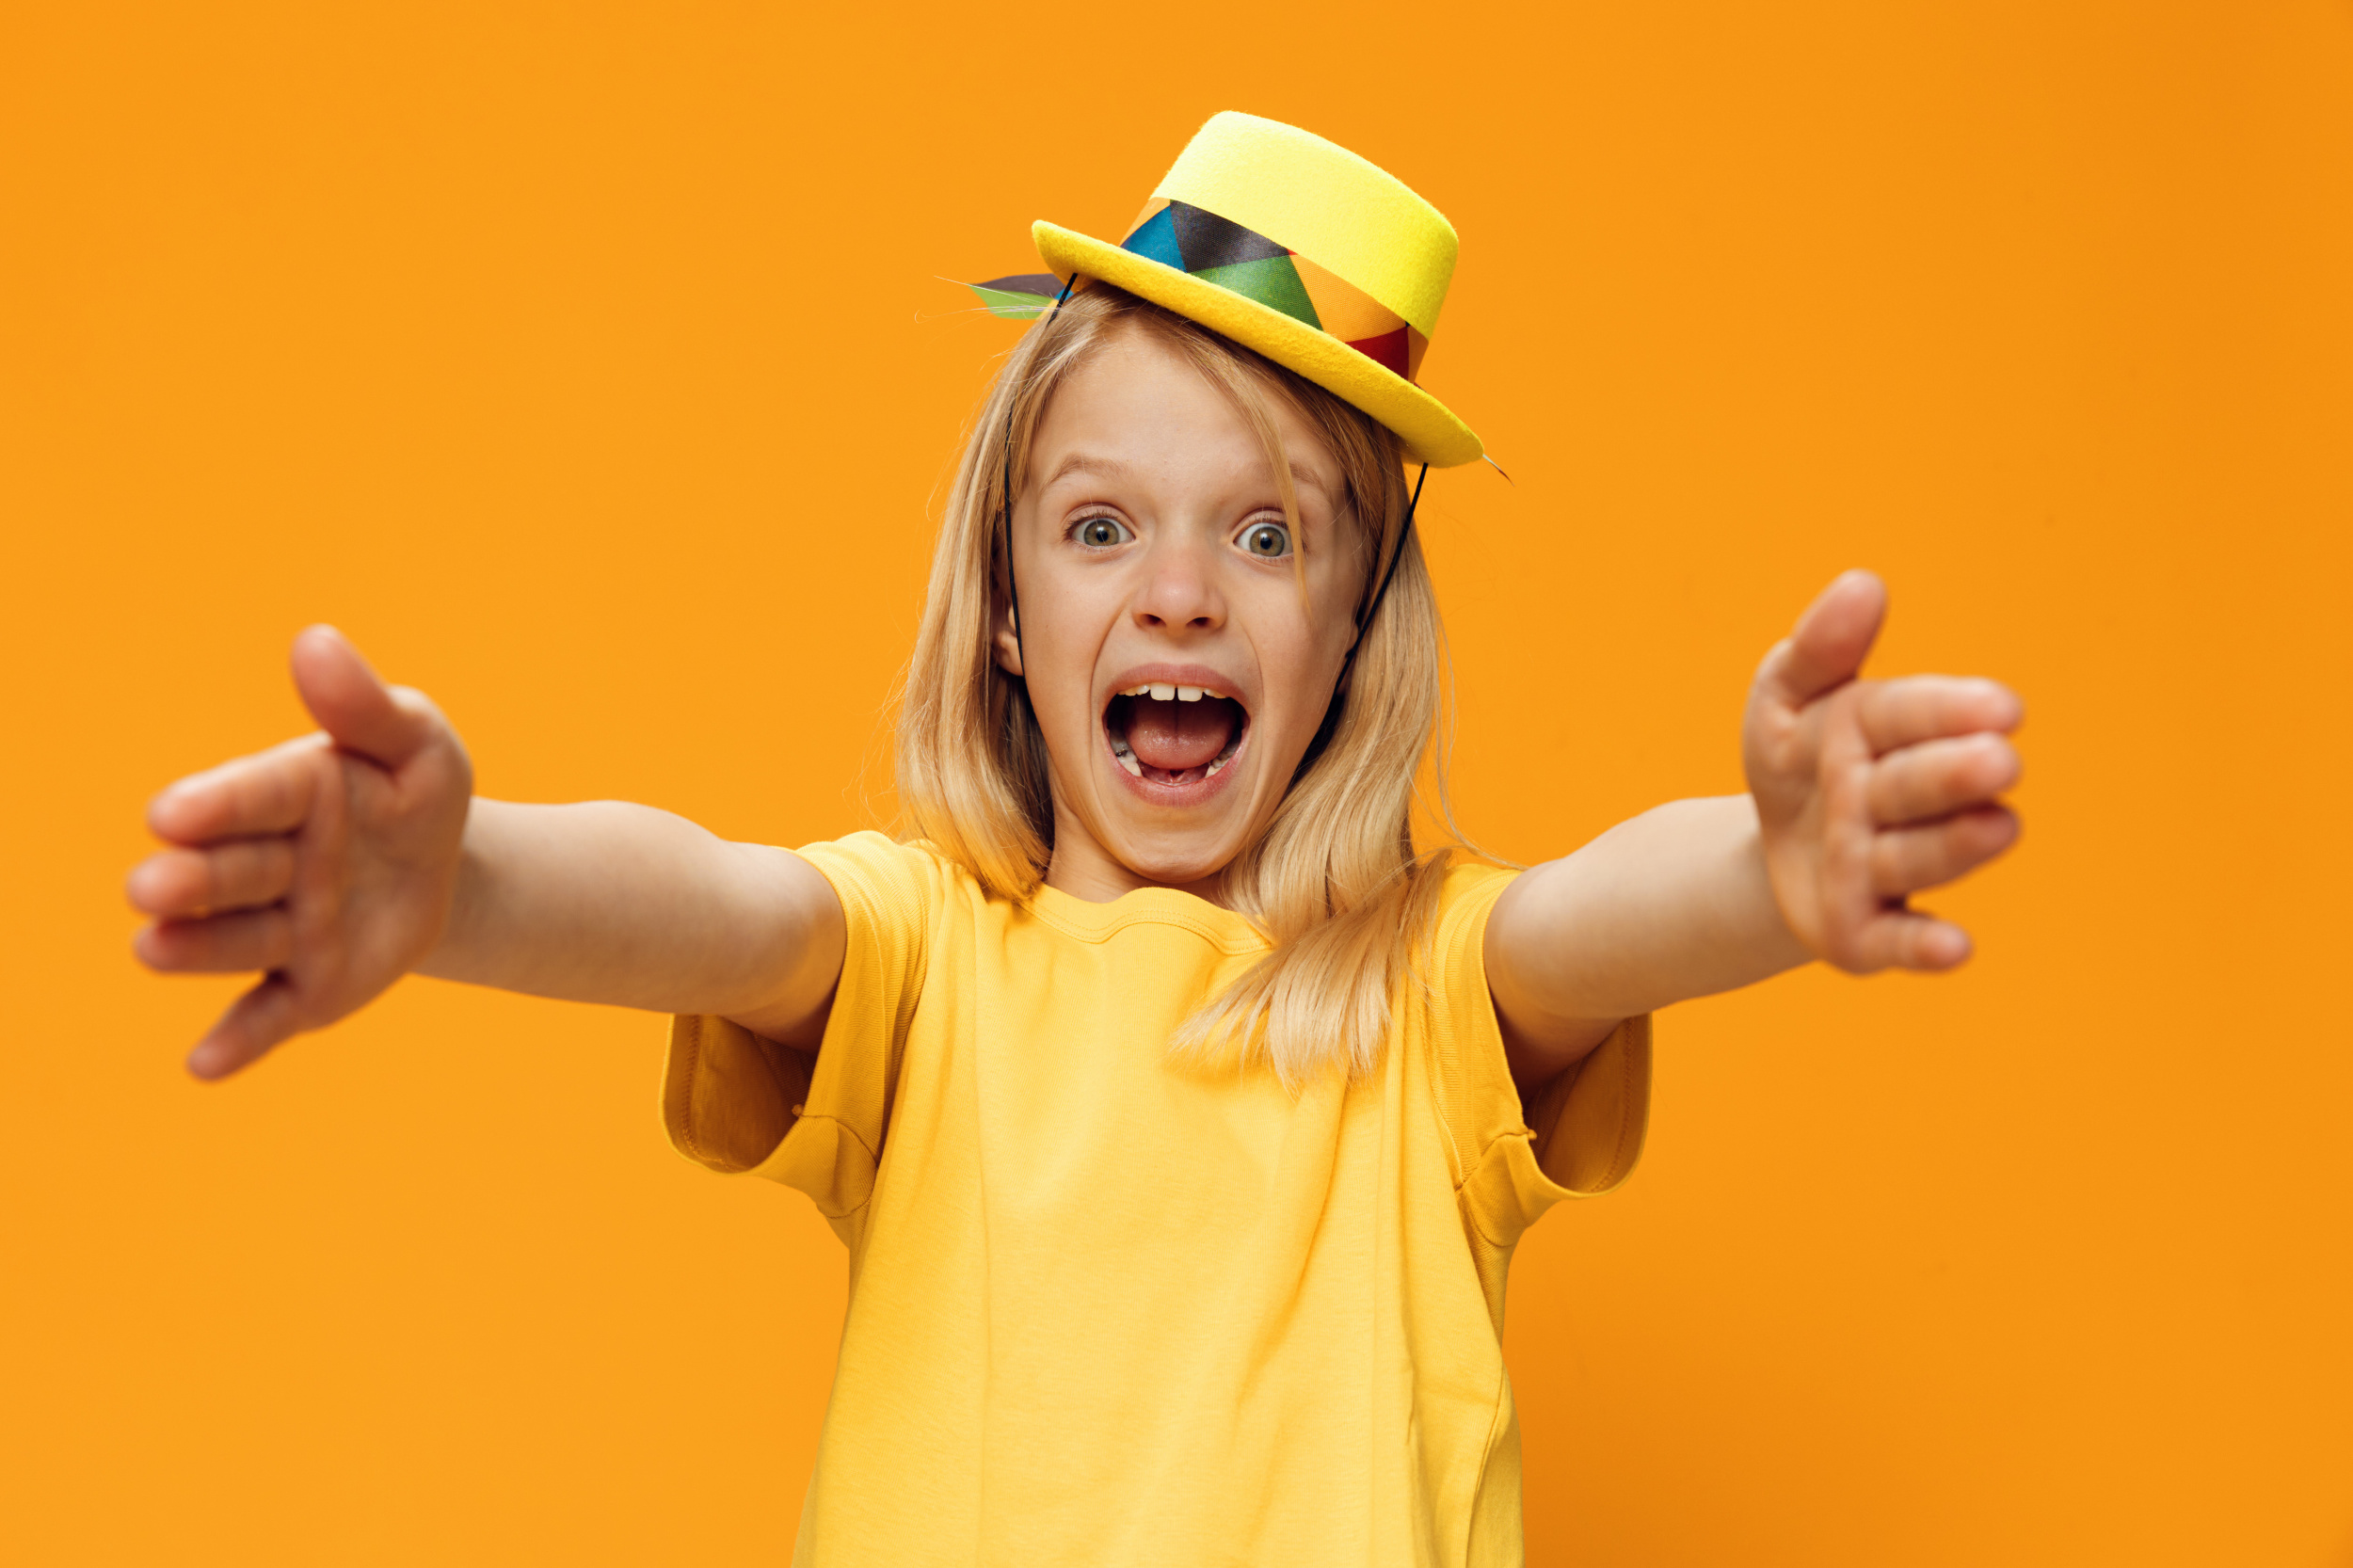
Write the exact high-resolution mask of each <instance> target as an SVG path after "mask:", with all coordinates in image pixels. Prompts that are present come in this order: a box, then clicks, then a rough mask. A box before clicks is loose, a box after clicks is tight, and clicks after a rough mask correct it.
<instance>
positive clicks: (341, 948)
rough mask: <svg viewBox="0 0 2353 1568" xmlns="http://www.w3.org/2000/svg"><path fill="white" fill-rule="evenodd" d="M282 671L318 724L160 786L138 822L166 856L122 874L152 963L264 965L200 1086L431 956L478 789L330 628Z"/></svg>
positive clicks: (419, 706)
mask: <svg viewBox="0 0 2353 1568" xmlns="http://www.w3.org/2000/svg"><path fill="white" fill-rule="evenodd" d="M293 664H294V678H295V686H296V689H297V690H298V691H299V692H300V693H301V695H302V701H303V705H304V706H305V707H307V708H309V709H310V711H311V713H312V716H313V717H314V718H316V719H317V720H318V721H319V726H320V729H321V731H322V732H321V733H318V734H312V735H306V736H304V737H303V738H302V739H300V740H296V741H288V742H287V743H285V744H283V745H280V746H274V747H272V748H271V749H270V750H268V751H264V752H262V753H260V754H258V755H256V756H252V757H242V758H239V759H237V760H235V761H232V762H224V763H222V764H221V765H220V766H218V767H216V768H212V769H209V770H207V771H206V772H203V773H200V774H194V775H191V776H188V777H186V778H183V779H181V780H180V781H179V782H178V783H176V784H173V785H172V786H170V787H169V788H168V789H167V790H165V791H164V792H163V793H161V794H159V795H157V796H156V797H155V799H154V801H153V803H152V804H151V805H150V806H149V808H148V811H147V821H148V825H149V826H150V827H151V828H152V829H153V831H154V833H155V836H156V837H157V838H159V839H161V840H164V841H165V842H166V843H168V844H169V845H171V846H173V847H171V848H169V849H166V850H163V851H161V852H159V853H157V854H155V855H152V856H149V857H148V858H147V859H145V860H144V861H141V862H140V863H139V865H138V866H137V867H136V869H135V870H134V871H133V872H131V877H130V882H129V887H128V891H129V893H130V898H131V903H132V904H133V905H134V906H135V907H136V908H137V909H139V910H140V911H141V912H143V913H145V914H148V915H152V916H153V917H154V920H153V923H152V924H150V925H149V926H147V927H146V928H145V929H143V930H142V931H140V933H139V934H138V937H137V939H136V943H135V944H134V951H135V952H136V953H137V954H138V956H139V958H140V959H141V961H143V962H144V963H146V964H147V965H148V966H149V967H150V968H156V969H161V970H166V971H176V972H182V973H219V972H224V971H231V972H233V971H237V970H249V969H259V970H264V971H266V973H265V974H264V977H263V979H262V981H261V983H260V984H256V985H255V986H254V987H253V988H252V989H251V990H249V991H248V992H246V993H245V995H243V996H241V997H239V998H238V999H237V1000H236V1001H235V1002H234V1003H232V1005H231V1006H230V1008H229V1010H228V1011H227V1012H226V1013H224V1014H222V1015H221V1016H220V1018H219V1020H218V1021H217V1022H216V1023H215V1024H214V1025H213V1027H212V1029H211V1030H210V1031H209V1032H207V1033H206V1034H205V1036H204V1038H203V1039H202V1040H200V1041H199V1042H198V1044H197V1046H196V1048H195V1049H194V1050H192V1051H190V1052H189V1053H188V1070H189V1071H190V1072H192V1073H194V1074H195V1075H196V1076H197V1077H199V1078H221V1077H225V1076H227V1075H228V1074H230V1073H232V1072H234V1071H236V1070H237V1069H238V1068H239V1067H242V1066H244V1065H246V1064H248V1063H249V1062H251V1061H253V1060H254V1059H255V1058H257V1057H259V1056H261V1055H262V1054H263V1053H264V1052H265V1051H267V1050H268V1049H269V1048H271V1047H273V1046H275V1045H277V1044H278V1043H279V1042H280V1041H281V1040H285V1039H288V1038H290V1037H292V1036H293V1035H296V1034H298V1033H300V1032H303V1031H305V1030H312V1029H320V1028H324V1027H325V1026H326V1025H328V1024H330V1023H332V1022H334V1021H335V1020H336V1019H338V1018H340V1017H342V1016H344V1015H345V1014H347V1013H351V1012H353V1011H355V1010H356V1009H358V1008H360V1007H361V1006H363V1005H364V1004H365V1003H366V1002H368V1001H369V1000H371V999H372V998H374V997H376V995H377V994H378V993H380V992H382V991H383V990H384V989H385V987H387V986H389V985H391V984H392V982H393V981H395V980H398V979H399V978H400V977H401V976H402V975H403V974H405V973H407V972H408V970H409V969H411V968H415V967H416V966H417V965H418V964H419V963H420V962H422V961H423V960H424V957H425V955H426V954H427V953H428V952H431V951H432V950H433V946H434V944H435V943H436V942H437V941H438V940H440V935H441V930H442V927H443V926H444V925H445V924H446V923H447V922H448V920H449V910H450V903H451V900H452V898H453V896H454V895H455V892H456V885H457V870H458V856H459V845H460V840H461V839H462V838H463V835H464V832H465V826H466V810H467V804H468V802H469V800H470V799H471V798H472V791H473V769H472V764H471V763H470V762H468V760H466V750H465V747H464V746H462V745H460V744H458V740H457V735H456V731H454V730H452V729H451V728H450V727H449V725H448V723H447V721H445V720H444V719H443V718H442V717H441V715H440V711H439V710H437V709H436V708H435V707H434V706H433V704H432V703H431V702H430V701H428V700H427V699H426V698H425V696H424V694H422V693H419V692H413V691H410V690H408V689H407V688H405V687H388V686H386V685H385V684H384V682H383V681H381V680H378V679H376V672H375V671H373V670H371V669H370V668H368V666H367V664H366V662H365V661H364V660H362V659H361V658H360V654H359V650H358V649H356V648H353V647H352V646H351V644H350V643H348V642H346V641H345V640H344V637H343V634H342V633H341V632H336V631H334V630H333V629H331V628H329V627H324V626H314V627H312V628H311V629H310V630H309V631H307V632H303V633H302V634H301V635H300V636H298V637H296V639H295V644H294V654H293Z"/></svg>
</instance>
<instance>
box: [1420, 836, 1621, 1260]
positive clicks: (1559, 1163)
mask: <svg viewBox="0 0 2353 1568" xmlns="http://www.w3.org/2000/svg"><path fill="white" fill-rule="evenodd" d="M1517 874H1518V873H1516V872H1508V871H1502V870H1499V869H1497V868H1496V867H1492V866H1458V867H1456V868H1454V869H1453V870H1452V871H1450V872H1449V873H1448V876H1447V885H1446V887H1445V888H1444V890H1443V893H1442V896H1441V902H1440V907H1439V913H1438V930H1437V934H1436V940H1435V943H1434V947H1433V952H1432V965H1431V977H1430V978H1431V989H1432V999H1431V1000H1432V1014H1433V1016H1432V1020H1431V1033H1432V1046H1433V1056H1434V1058H1435V1064H1434V1066H1435V1071H1434V1073H1433V1079H1434V1081H1435V1086H1436V1090H1437V1096H1438V1098H1439V1101H1440V1111H1441V1114H1442V1115H1443V1117H1444V1119H1445V1122H1446V1127H1447V1133H1448V1136H1449V1139H1450V1140H1451V1143H1452V1145H1453V1152H1454V1159H1455V1170H1456V1173H1457V1177H1458V1181H1459V1183H1460V1191H1461V1195H1462V1198H1463V1202H1464V1206H1465V1214H1466V1215H1467V1217H1468V1218H1469V1219H1470V1221H1471V1223H1472V1224H1475V1225H1476V1226H1477V1227H1478V1229H1479V1231H1480V1233H1481V1235H1482V1236H1483V1237H1485V1238H1486V1240H1489V1241H1490V1242H1492V1243H1494V1244H1496V1245H1497V1246H1499V1247H1510V1246H1511V1245H1513V1243H1514V1242H1516V1241H1517V1240H1519V1237H1520V1235H1521V1233H1522V1232H1524V1231H1525V1230H1526V1229H1527V1228H1528V1227H1529V1225H1531V1224H1534V1223H1535V1222H1536V1220H1537V1219H1538V1218H1539V1217H1540V1216H1542V1215H1543V1214H1544V1212H1545V1210H1546V1209H1548V1208H1551V1207H1552V1206H1553V1205H1554V1204H1556V1203H1558V1202H1560V1201H1561V1199H1563V1198H1569V1197H1589V1196H1592V1195H1594V1194H1596V1193H1601V1192H1608V1191H1609V1189H1611V1188H1612V1187H1615V1186H1617V1185H1618V1183H1620V1182H1621V1181H1624V1180H1625V1178H1626V1176H1627V1175H1628V1173H1630V1172H1631V1171H1632V1170H1633V1169H1634V1162H1635V1160H1636V1159H1637V1158H1638V1157H1639V1156H1640V1155H1641V1151H1642V1131H1643V1128H1644V1125H1645V1123H1646V1121H1647V1119H1648V1116H1649V1112H1650V1056H1651V1052H1650V1043H1651V1032H1650V1018H1649V1016H1648V1015H1644V1016H1641V1017H1637V1018H1628V1019H1626V1020H1625V1022H1623V1023H1621V1024H1620V1025H1619V1026H1618V1027H1617V1029H1616V1030H1615V1031H1613V1032H1611V1033H1610V1035H1609V1038H1608V1039H1606V1040H1604V1041H1603V1042H1602V1043H1601V1044H1600V1045H1599V1046H1597V1047H1595V1048H1593V1051H1591V1052H1590V1053H1589V1054H1587V1055H1586V1056H1585V1057H1584V1058H1583V1059H1582V1060H1581V1061H1579V1062H1577V1064H1574V1065H1572V1066H1571V1067H1569V1068H1568V1069H1567V1070H1565V1071H1564V1072H1562V1073H1561V1075H1560V1076H1559V1077H1558V1078H1556V1079H1554V1080H1552V1081H1551V1082H1550V1083H1548V1084H1545V1085H1544V1086H1543V1087H1542V1088H1541V1089H1539V1090H1538V1091H1537V1093H1536V1095H1535V1096H1534V1099H1533V1101H1532V1102H1529V1101H1524V1100H1523V1099H1522V1097H1521V1095H1520V1091H1519V1087H1518V1085H1517V1084H1516V1083H1514V1082H1513V1079H1512V1069H1511V1064H1510V1063H1509V1062H1508V1061H1507V1060H1506V1059H1505V1057H1504V1050H1503V1031H1502V1028H1501V1026H1500V1024H1499V1023H1498V1022H1497V1017H1496V1007H1495V999H1494V996H1493V994H1492V993H1491V992H1490V991H1489V990H1488V987H1487V965H1486V936H1487V918H1488V916H1489V915H1490V914H1491V913H1492V912H1493V911H1494V909H1495V905H1496V901H1497V899H1498V898H1500V897H1501V896H1502V895H1503V890H1504V889H1505V888H1508V887H1510V886H1511V884H1512V880H1513V877H1514V876H1515V875H1517Z"/></svg>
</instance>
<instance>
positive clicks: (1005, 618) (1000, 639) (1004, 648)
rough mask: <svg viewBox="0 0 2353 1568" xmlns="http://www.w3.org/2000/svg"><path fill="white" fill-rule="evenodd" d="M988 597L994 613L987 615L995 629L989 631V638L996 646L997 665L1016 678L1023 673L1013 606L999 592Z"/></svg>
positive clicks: (1019, 641) (1019, 640)
mask: <svg viewBox="0 0 2353 1568" xmlns="http://www.w3.org/2000/svg"><path fill="white" fill-rule="evenodd" d="M990 598H991V600H992V602H991V605H990V608H991V610H992V611H994V614H992V615H991V616H989V619H990V621H991V622H992V623H994V627H995V630H994V631H993V632H990V634H989V640H990V641H991V642H993V643H994V644H996V646H997V667H998V668H999V669H1000V670H1003V671H1004V672H1005V673H1006V674H1007V675H1010V676H1012V677H1014V678H1015V679H1016V680H1018V679H1019V678H1020V676H1021V675H1022V673H1023V672H1022V669H1021V638H1020V636H1019V635H1018V634H1017V632H1016V630H1015V628H1016V624H1017V623H1016V619H1015V616H1014V609H1013V606H1012V605H1011V604H1009V603H1007V602H1006V600H1005V598H1004V596H1003V595H1001V594H993V595H991V596H990Z"/></svg>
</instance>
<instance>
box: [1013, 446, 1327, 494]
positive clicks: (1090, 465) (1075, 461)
mask: <svg viewBox="0 0 2353 1568" xmlns="http://www.w3.org/2000/svg"><path fill="white" fill-rule="evenodd" d="M1290 471H1291V483H1292V485H1293V486H1295V487H1297V488H1300V489H1303V490H1313V491H1315V492H1316V494H1318V495H1320V496H1321V497H1322V498H1323V499H1324V500H1325V501H1326V502H1330V501H1331V500H1333V492H1332V489H1331V487H1329V486H1327V485H1326V484H1324V482H1323V480H1322V478H1321V476H1320V475H1318V474H1317V473H1316V472H1315V471H1314V470H1313V469H1311V468H1309V467H1307V466H1306V465H1305V463H1302V462H1300V461H1298V460H1297V459H1296V458H1294V459H1292V461H1291V465H1290ZM1131 472H1134V471H1133V470H1132V469H1131V468H1130V467H1129V465H1128V464H1127V463H1125V462H1122V461H1121V460H1120V459H1119V458H1117V457H1105V456H1096V454H1094V453H1091V452H1073V453H1072V454H1070V456H1066V457H1064V459H1063V460H1062V461H1061V462H1059V463H1057V464H1055V465H1054V472H1051V473H1049V474H1048V475H1047V476H1046V486H1047V488H1051V487H1053V486H1055V485H1058V484H1060V483H1062V481H1064V479H1067V478H1069V477H1070V476H1071V475H1072V474H1074V473H1091V474H1094V475H1095V476H1096V477H1097V478H1100V479H1125V478H1126V477H1128V474H1129V473H1131Z"/></svg>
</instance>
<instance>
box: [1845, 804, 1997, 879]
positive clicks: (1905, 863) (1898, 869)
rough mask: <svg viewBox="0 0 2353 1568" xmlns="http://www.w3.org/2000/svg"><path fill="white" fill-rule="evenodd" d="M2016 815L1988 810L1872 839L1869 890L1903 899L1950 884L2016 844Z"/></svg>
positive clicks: (1971, 812)
mask: <svg viewBox="0 0 2353 1568" xmlns="http://www.w3.org/2000/svg"><path fill="white" fill-rule="evenodd" d="M2018 832H2019V828H2018V814H2017V813H2016V812H2015V811H2012V810H2010V809H2009V808H2007V807H2002V806H1986V807H1980V808H1977V810H1974V811H1963V812H1961V814H1960V815H1959V816H1955V817H1948V818H1946V819H1945V821H1943V822H1939V823H1924V824H1921V825H1919V826H1917V827H1898V828H1895V829H1892V830H1890V831H1888V832H1885V833H1879V834H1875V835H1873V836H1872V840H1871V890H1872V891H1873V892H1875V893H1877V894H1878V895H1879V896H1880V897H1881V898H1883V899H1897V898H1902V897H1903V896H1904V895H1905V894H1907V893H1916V892H1919V891H1920V890H1921V889H1922V888H1934V887H1938V886H1941V885H1942V884H1944V883H1947V882H1950V881H1952V880H1953V879H1954V878H1955V877H1959V876H1963V875H1966V874H1967V873H1968V872H1972V871H1974V870H1976V869H1977V867H1979V866H1982V865H1984V864H1985V863H1986V862H1987V861H1988V860H1991V859H1993V857H1994V856H1997V855H1999V854H2001V853H2002V852H2003V851H2004V850H2006V849H2008V848H2009V846H2010V845H2012V844H2014V843H2016V842H2017V841H2018Z"/></svg>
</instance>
